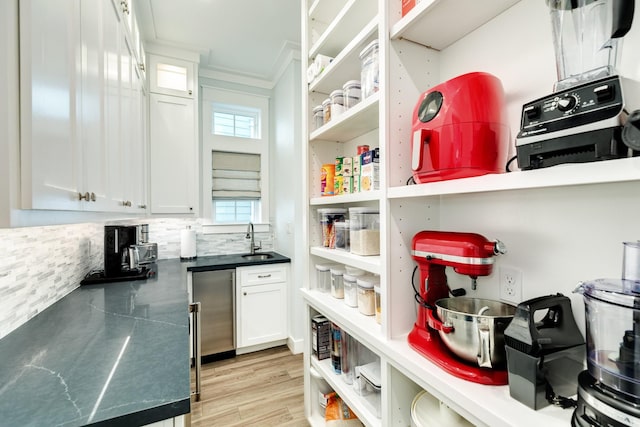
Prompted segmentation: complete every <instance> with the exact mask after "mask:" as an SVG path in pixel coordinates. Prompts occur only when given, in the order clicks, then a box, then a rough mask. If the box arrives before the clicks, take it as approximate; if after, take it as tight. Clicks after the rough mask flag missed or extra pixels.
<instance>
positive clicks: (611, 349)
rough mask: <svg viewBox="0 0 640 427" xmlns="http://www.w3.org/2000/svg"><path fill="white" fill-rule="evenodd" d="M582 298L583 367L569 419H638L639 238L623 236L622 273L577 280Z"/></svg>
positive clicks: (579, 424) (628, 422)
mask: <svg viewBox="0 0 640 427" xmlns="http://www.w3.org/2000/svg"><path fill="white" fill-rule="evenodd" d="M576 292H579V293H581V294H582V295H583V298H584V303H585V320H586V342H587V370H586V371H583V372H581V373H580V375H579V376H578V406H577V408H576V410H575V412H574V413H573V417H572V420H571V423H572V425H573V426H574V427H583V426H612V427H614V426H615V427H617V426H638V425H640V242H625V243H624V255H623V274H622V279H597V280H593V281H589V282H583V283H580V284H579V285H578V287H577V288H576Z"/></svg>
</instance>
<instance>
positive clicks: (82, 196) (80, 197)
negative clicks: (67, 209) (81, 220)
mask: <svg viewBox="0 0 640 427" xmlns="http://www.w3.org/2000/svg"><path fill="white" fill-rule="evenodd" d="M90 199H91V196H90V195H89V192H88V191H87V192H86V193H84V194H82V193H78V200H86V201H87V202H88V201H89V200H90Z"/></svg>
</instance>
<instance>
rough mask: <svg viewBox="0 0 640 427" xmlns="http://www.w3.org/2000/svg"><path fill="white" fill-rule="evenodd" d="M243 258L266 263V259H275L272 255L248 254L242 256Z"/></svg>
mask: <svg viewBox="0 0 640 427" xmlns="http://www.w3.org/2000/svg"><path fill="white" fill-rule="evenodd" d="M242 258H244V259H246V260H248V261H264V260H265V259H269V258H273V255H271V254H246V255H242Z"/></svg>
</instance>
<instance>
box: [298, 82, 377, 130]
mask: <svg viewBox="0 0 640 427" xmlns="http://www.w3.org/2000/svg"><path fill="white" fill-rule="evenodd" d="M379 101H380V93H379V92H376V93H374V94H373V95H371V96H369V97H368V98H365V99H364V100H362V101H360V102H359V103H358V104H357V105H356V106H355V107H352V108H349V109H348V110H347V111H345V112H344V113H342V114H341V115H339V116H338V117H336V118H334V119H332V120H330V121H329V123H327V124H325V125H323V126H321V127H320V128H318V129H316V130H315V131H313V132H311V135H309V140H310V141H318V140H322V141H336V142H345V141H350V140H352V139H353V138H356V137H358V136H360V135H364V134H365V133H367V132H369V131H372V130H374V129H377V128H378V113H379V108H380V107H379V104H380V102H379Z"/></svg>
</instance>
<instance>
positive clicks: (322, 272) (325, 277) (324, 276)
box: [316, 264, 335, 293]
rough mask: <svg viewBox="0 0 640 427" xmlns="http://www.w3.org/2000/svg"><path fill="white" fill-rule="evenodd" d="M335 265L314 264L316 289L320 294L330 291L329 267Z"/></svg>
mask: <svg viewBox="0 0 640 427" xmlns="http://www.w3.org/2000/svg"><path fill="white" fill-rule="evenodd" d="M334 266H335V264H316V289H317V290H319V291H320V292H326V293H329V292H330V291H331V267H334Z"/></svg>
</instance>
